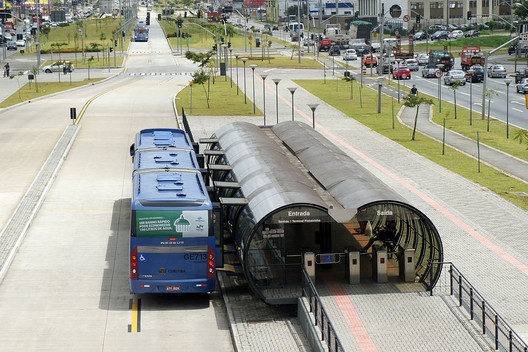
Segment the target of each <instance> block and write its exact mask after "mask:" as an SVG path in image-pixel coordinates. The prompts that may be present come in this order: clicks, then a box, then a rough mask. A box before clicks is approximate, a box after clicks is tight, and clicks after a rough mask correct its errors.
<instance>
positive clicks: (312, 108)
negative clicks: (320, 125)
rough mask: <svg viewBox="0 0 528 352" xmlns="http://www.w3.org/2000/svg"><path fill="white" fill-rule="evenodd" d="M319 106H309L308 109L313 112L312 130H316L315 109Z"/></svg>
mask: <svg viewBox="0 0 528 352" xmlns="http://www.w3.org/2000/svg"><path fill="white" fill-rule="evenodd" d="M318 106H319V104H308V107H309V108H310V109H311V110H312V128H313V129H315V109H317V107H318Z"/></svg>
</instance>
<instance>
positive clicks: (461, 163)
mask: <svg viewBox="0 0 528 352" xmlns="http://www.w3.org/2000/svg"><path fill="white" fill-rule="evenodd" d="M296 83H297V84H299V85H301V86H302V87H303V88H305V89H307V90H308V91H310V92H311V93H312V94H314V95H316V96H318V97H319V98H320V99H322V100H324V101H326V102H327V103H329V104H330V105H332V106H334V107H335V108H337V109H339V110H341V111H342V112H344V113H345V114H347V115H348V116H350V117H351V118H353V119H355V120H358V121H359V122H361V123H362V124H364V125H365V126H367V127H369V128H372V129H373V130H375V131H377V132H378V133H381V134H383V135H384V136H386V137H387V138H390V139H391V140H393V141H395V142H397V143H399V144H401V145H403V146H404V147H406V148H408V149H410V150H413V151H415V152H416V153H418V154H420V155H422V156H424V157H426V158H428V159H430V160H432V161H434V162H435V163H437V164H439V165H442V166H444V167H446V168H448V169H450V170H451V171H453V172H456V173H458V174H460V175H462V176H464V177H466V178H468V179H470V180H473V181H475V182H477V183H479V184H481V185H482V186H484V187H486V188H488V189H490V190H492V191H494V192H496V193H497V194H499V195H501V196H502V197H504V198H506V199H508V200H510V201H511V202H513V203H515V204H517V205H519V206H521V207H523V208H524V209H527V210H528V199H527V198H528V197H522V196H519V195H516V194H513V193H512V192H525V193H528V185H527V184H525V183H524V182H521V181H518V180H516V179H514V178H512V177H508V176H506V175H504V174H503V173H501V172H498V171H497V170H495V169H493V168H491V167H487V166H485V165H483V164H481V165H480V172H478V164H477V161H476V160H474V159H473V158H470V157H468V156H466V155H465V154H462V153H460V152H457V151H456V150H454V149H451V148H449V147H446V152H445V155H442V144H441V143H439V142H436V141H434V140H431V139H429V138H427V137H425V136H423V135H421V134H419V133H417V137H416V138H415V140H414V141H412V140H411V135H412V130H411V129H409V128H407V127H405V126H403V125H400V124H399V123H398V122H397V121H396V122H395V128H394V129H393V128H392V104H394V111H395V113H396V112H397V111H398V110H399V108H400V105H399V104H398V103H397V101H396V100H392V99H391V98H389V97H387V96H383V99H382V113H381V114H377V93H376V92H375V91H374V90H371V89H362V97H363V99H362V100H363V108H361V106H360V101H359V86H360V85H359V84H358V83H357V82H355V83H354V86H355V89H354V99H353V100H351V99H350V89H349V88H348V89H346V88H344V85H345V83H344V82H339V87H341V88H339V87H338V88H337V89H336V88H335V87H336V86H337V84H336V82H334V81H327V83H326V85H325V84H324V82H323V81H296ZM347 84H348V83H347ZM325 86H326V87H328V89H322V87H325ZM348 87H350V86H349V85H348ZM450 105H451V106H450ZM452 109H453V110H454V107H453V106H452V104H448V103H446V102H442V115H440V114H439V113H438V106H437V104H435V105H434V111H435V112H434V119H435V121H439V120H440V121H443V118H444V117H445V115H446V114H447V111H451V112H450V113H449V114H448V116H447V117H446V119H448V120H449V121H450V122H449V123H448V124H447V123H446V125H447V126H448V127H449V128H454V126H455V125H458V127H457V128H463V127H461V126H463V125H464V124H466V123H467V122H468V119H467V118H463V117H462V116H461V115H459V117H458V118H457V121H456V122H454V112H453V111H452ZM461 110H462V109H460V108H458V109H457V111H458V112H461ZM473 117H474V118H475V114H473ZM440 123H442V122H440ZM492 126H493V128H492V129H491V130H492V131H495V130H496V131H498V133H499V135H500V128H501V127H500V123H498V122H495V123H493V124H492ZM477 130H478V131H479V132H480V135H481V141H482V142H484V140H486V141H487V140H488V139H492V138H493V140H494V141H496V143H495V145H493V146H494V147H496V148H498V149H501V150H504V149H507V150H510V151H513V150H514V149H515V150H516V153H518V154H519V155H520V154H522V153H525V154H526V146H525V145H520V144H519V143H517V142H515V141H511V140H510V141H505V140H504V139H502V138H500V136H496V137H491V133H490V134H487V133H486V132H485V131H486V130H485V129H483V128H482V125H481V124H474V126H473V130H472V132H471V133H473V134H474V135H475V136H476V131H477Z"/></svg>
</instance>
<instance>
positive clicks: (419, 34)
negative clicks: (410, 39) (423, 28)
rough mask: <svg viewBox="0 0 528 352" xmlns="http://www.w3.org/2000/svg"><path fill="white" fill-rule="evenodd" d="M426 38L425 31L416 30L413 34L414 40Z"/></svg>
mask: <svg viewBox="0 0 528 352" xmlns="http://www.w3.org/2000/svg"><path fill="white" fill-rule="evenodd" d="M427 38H428V35H427V33H425V32H416V34H415V35H414V40H425V39H427Z"/></svg>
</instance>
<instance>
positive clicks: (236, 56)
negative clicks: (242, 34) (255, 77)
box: [235, 55, 238, 95]
mask: <svg viewBox="0 0 528 352" xmlns="http://www.w3.org/2000/svg"><path fill="white" fill-rule="evenodd" d="M235 58H236V60H235V61H236V76H237V95H238V55H235Z"/></svg>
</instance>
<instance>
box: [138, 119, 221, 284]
mask: <svg viewBox="0 0 528 352" xmlns="http://www.w3.org/2000/svg"><path fill="white" fill-rule="evenodd" d="M154 146H158V147H157V148H156V147H154ZM189 146H190V147H191V149H189ZM132 151H133V152H134V171H133V174H132V181H133V198H132V207H131V209H132V216H131V236H130V290H131V292H132V293H183V292H212V291H214V290H215V284H216V269H215V236H214V231H213V224H212V209H213V206H212V203H211V201H210V199H209V196H208V193H207V188H206V186H205V184H204V181H203V177H202V174H201V172H200V170H199V168H198V162H197V159H196V155H195V152H194V150H193V149H192V144H191V143H190V142H189V138H188V136H187V135H186V134H185V132H183V131H181V130H168V129H160V130H154V129H150V130H143V131H141V132H140V133H139V134H138V135H137V137H136V143H135V144H133V145H132V146H131V153H132Z"/></svg>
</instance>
